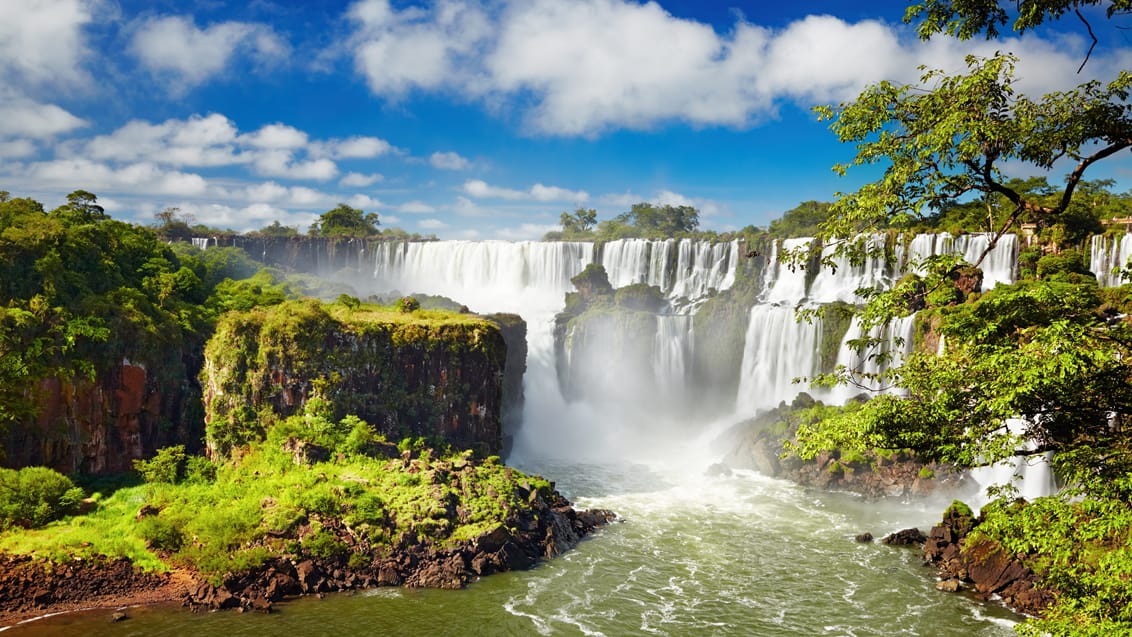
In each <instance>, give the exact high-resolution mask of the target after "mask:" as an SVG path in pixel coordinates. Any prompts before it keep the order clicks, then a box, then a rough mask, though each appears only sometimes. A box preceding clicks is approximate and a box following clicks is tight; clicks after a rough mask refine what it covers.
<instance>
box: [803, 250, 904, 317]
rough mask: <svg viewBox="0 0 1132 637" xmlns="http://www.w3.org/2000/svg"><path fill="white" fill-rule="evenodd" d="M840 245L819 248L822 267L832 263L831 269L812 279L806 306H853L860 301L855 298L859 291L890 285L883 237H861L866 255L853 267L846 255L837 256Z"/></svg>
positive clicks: (826, 268)
mask: <svg viewBox="0 0 1132 637" xmlns="http://www.w3.org/2000/svg"><path fill="white" fill-rule="evenodd" d="M840 243H841V242H840V241H838V240H833V241H830V242H828V243H826V244H825V245H824V246H823V247H822V261H823V263H824V262H826V261H831V262H832V263H833V267H830V266H823V267H822V269H821V271H819V272H818V273H817V276H815V277H814V282H813V284H811V285H810V291H809V294H808V295H807V297H806V298H807V300H808V301H809V302H811V303H832V302H834V301H845V302H846V303H856V302H859V301H860V298H859V297H858V296H857V294H856V290H857V289H858V288H871V287H881V288H887V287H889V286H891V285H892V280H891V277H890V276H889V275H888V267H887V264H886V263H885V255H884V243H885V236H884V235H882V234H874V235H869V236H867V237H864V244H865V251H866V254H865V255H863V257H862V260H861V262H860V263H858V264H853V263H852V262H851V261H850V259H849V257H848V256H846V255H837V254H836V252H837V250H838V247H839V246H840Z"/></svg>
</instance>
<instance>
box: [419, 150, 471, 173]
mask: <svg viewBox="0 0 1132 637" xmlns="http://www.w3.org/2000/svg"><path fill="white" fill-rule="evenodd" d="M428 163H430V164H432V167H433V168H439V169H441V170H463V169H465V168H467V167H468V165H469V164H470V163H471V162H469V161H468V160H467V159H465V158H464V157H461V156H460V155H459V153H453V152H448V153H441V152H436V153H433V154H432V155H431V156H430V157H429V158H428Z"/></svg>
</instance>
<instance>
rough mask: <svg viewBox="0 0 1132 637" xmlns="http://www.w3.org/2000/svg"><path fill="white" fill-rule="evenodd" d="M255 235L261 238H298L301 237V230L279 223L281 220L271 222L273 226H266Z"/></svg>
mask: <svg viewBox="0 0 1132 637" xmlns="http://www.w3.org/2000/svg"><path fill="white" fill-rule="evenodd" d="M254 234H257V235H259V236H261V237H296V236H298V235H299V229H298V228H294V227H291V226H285V225H283V224H281V223H279V220H278V219H276V220H275V221H272V222H271V225H269V226H264V227H262V228H260V229H259V230H256V231H255V232H254Z"/></svg>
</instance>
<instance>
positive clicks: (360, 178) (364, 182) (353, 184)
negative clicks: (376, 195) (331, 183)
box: [338, 172, 385, 188]
mask: <svg viewBox="0 0 1132 637" xmlns="http://www.w3.org/2000/svg"><path fill="white" fill-rule="evenodd" d="M384 180H385V176H384V175H380V174H378V173H370V174H368V175H363V174H362V173H354V172H351V173H347V174H346V176H345V177H343V178H342V179H340V180H338V185H339V186H343V187H347V188H365V187H366V186H372V185H373V184H376V183H378V182H380V181H384Z"/></svg>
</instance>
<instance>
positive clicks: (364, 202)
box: [346, 195, 385, 210]
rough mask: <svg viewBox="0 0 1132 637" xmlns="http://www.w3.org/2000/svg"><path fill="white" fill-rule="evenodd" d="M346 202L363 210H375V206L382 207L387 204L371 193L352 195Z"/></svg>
mask: <svg viewBox="0 0 1132 637" xmlns="http://www.w3.org/2000/svg"><path fill="white" fill-rule="evenodd" d="M346 203H348V204H350V205H351V206H353V207H354V208H359V209H361V210H373V209H374V208H381V207H382V206H384V205H385V204H383V203H381V201H379V200H377V199H374V198H373V197H370V196H369V195H351V196H350V198H349V199H347V200H346Z"/></svg>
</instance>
